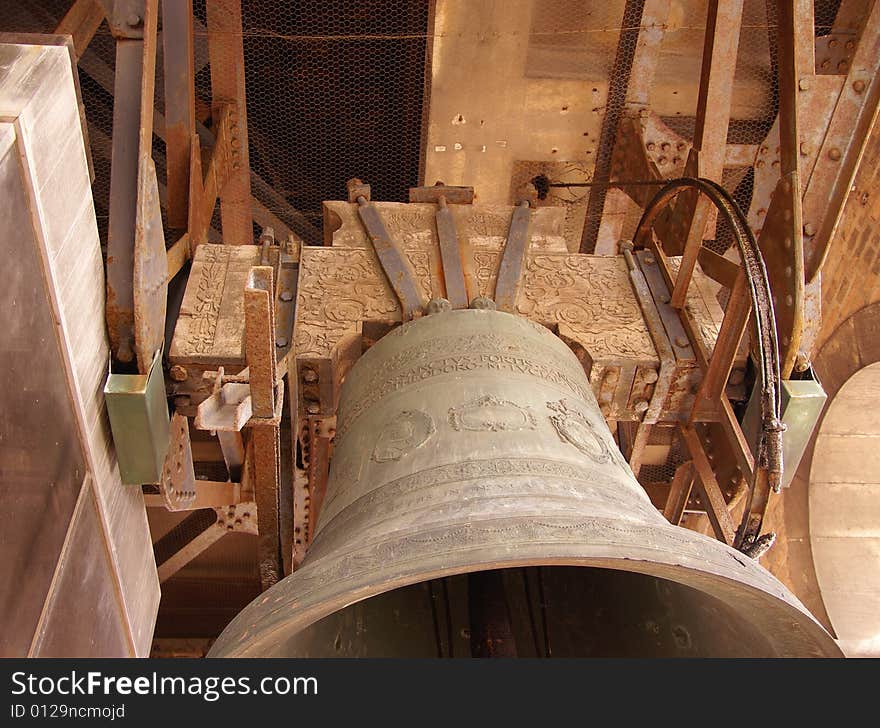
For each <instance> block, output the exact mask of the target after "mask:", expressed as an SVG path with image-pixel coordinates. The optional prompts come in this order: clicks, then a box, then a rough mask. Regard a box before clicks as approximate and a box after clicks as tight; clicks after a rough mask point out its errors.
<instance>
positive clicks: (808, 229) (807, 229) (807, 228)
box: [804, 222, 816, 236]
mask: <svg viewBox="0 0 880 728" xmlns="http://www.w3.org/2000/svg"><path fill="white" fill-rule="evenodd" d="M815 234H816V228H815V226H814V225H813V224H812V223H809V222H807V223H804V235H810V236H812V235H815Z"/></svg>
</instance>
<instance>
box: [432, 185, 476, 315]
mask: <svg viewBox="0 0 880 728" xmlns="http://www.w3.org/2000/svg"><path fill="white" fill-rule="evenodd" d="M436 222H437V239H438V240H439V241H440V260H441V261H442V263H443V280H444V281H445V283H446V298H447V299H449V302H450V303H451V304H452V308H467V307H468V303H469V301H468V293H467V287H466V286H465V282H464V270H463V268H462V262H461V255H460V254H459V247H458V234H457V233H456V232H455V220H454V219H453V217H452V211H451V210H450V209H449V206H448V205H447V204H446V198H445V197H441V198H440V204H439V205H438V207H437V219H436Z"/></svg>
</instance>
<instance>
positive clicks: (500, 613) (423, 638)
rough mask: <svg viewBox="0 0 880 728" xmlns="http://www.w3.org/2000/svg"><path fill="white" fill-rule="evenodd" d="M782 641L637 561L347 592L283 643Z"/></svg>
mask: <svg viewBox="0 0 880 728" xmlns="http://www.w3.org/2000/svg"><path fill="white" fill-rule="evenodd" d="M774 652H775V650H774V649H773V646H772V645H771V644H770V642H769V641H768V640H767V639H766V637H765V636H764V635H763V634H762V633H761V631H760V630H759V629H758V628H757V627H756V626H755V625H754V624H752V623H751V622H750V621H749V620H748V619H747V618H746V617H745V616H743V614H742V613H739V612H738V611H737V610H736V609H734V608H732V607H731V606H729V605H728V604H726V603H725V602H724V601H722V600H721V599H718V598H716V597H714V596H712V595H710V594H707V593H705V592H702V591H700V590H698V589H695V588H693V587H689V586H686V585H684V584H680V583H678V582H675V581H671V580H669V579H664V578H661V577H657V576H653V575H650V574H643V573H639V572H630V571H619V570H615V569H608V568H597V567H584V566H529V567H522V568H506V569H493V570H488V571H476V572H471V573H466V574H459V575H455V576H449V577H444V578H439V579H431V580H428V581H422V582H418V583H415V584H410V585H407V586H403V587H399V588H397V589H393V590H391V591H388V592H384V593H382V594H378V595H376V596H373V597H370V598H368V599H364V600H363V601H359V602H356V603H354V604H350V605H348V606H346V607H344V608H342V609H340V610H338V611H336V612H334V613H332V614H330V615H329V616H326V617H323V618H322V619H320V620H318V621H317V622H315V623H313V624H311V625H309V626H308V627H306V628H305V629H303V630H301V631H299V632H297V633H296V634H294V635H292V636H291V637H289V638H287V639H286V641H285V642H284V643H283V644H279V643H276V645H275V646H274V649H273V653H274V654H275V655H277V656H287V657H402V658H436V657H455V658H459V657H462V658H466V657H479V658H487V657H501V658H515V657H526V658H544V657H568V658H575V657H633V658H643V657H756V656H771V655H773V654H774Z"/></svg>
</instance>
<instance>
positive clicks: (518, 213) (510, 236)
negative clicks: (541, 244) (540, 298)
mask: <svg viewBox="0 0 880 728" xmlns="http://www.w3.org/2000/svg"><path fill="white" fill-rule="evenodd" d="M531 221H532V211H531V208H530V207H529V203H528V202H527V201H525V200H524V201H523V202H520V203H519V205H517V206H516V208H514V210H513V216H512V217H511V218H510V229H509V230H508V231H507V243H506V245H505V246H504V254H503V255H502V256H501V263H500V265H499V266H498V278H497V280H496V281H495V303H496V304H497V306H498V310H499V311H507V312H508V313H513V312H514V310H515V309H514V305H515V303H516V294H517V291H518V290H519V286H520V280H521V279H522V272H523V268H524V267H525V263H526V255H527V254H528V252H529V226H530V224H531Z"/></svg>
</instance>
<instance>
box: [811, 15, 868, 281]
mask: <svg viewBox="0 0 880 728" xmlns="http://www.w3.org/2000/svg"><path fill="white" fill-rule="evenodd" d="M878 109H880V2H878V1H877V0H875V2H874V3H873V5H872V7H871V10H870V13H869V15H868V17H867V19H866V22H865V24H864V27H863V30H862V35H861V37H860V38H859V43H858V46H857V47H856V49H855V53H854V55H853V59H852V63H851V65H850V67H849V72H848V74H847V77H846V81H845V82H844V84H843V88H842V89H841V92H840V96H839V98H838V100H837V104H836V106H835V108H834V112H833V114H832V116H831V121H830V123H829V125H828V131H827V133H826V135H825V138H824V140H823V143H822V146H821V148H820V149H819V150H818V151H817V161H816V165H815V167H814V169H813V174H812V175H811V176H810V179H809V181H806V187H805V190H804V198H803V206H804V210H803V216H804V220H803V222H804V233H805V240H804V277H805V280H806V281H807V282H808V283H809V282H813V281H814V280H815V279H816V276H817V274H818V273H819V271H820V270H821V269H822V265H823V264H824V262H825V260H826V259H827V257H828V250H829V248H830V246H831V243H832V240H833V239H834V233H835V231H836V230H837V226H838V224H839V222H840V217H841V214H842V213H843V208H844V205H845V204H846V200H847V198H848V196H849V192H850V188H851V187H852V183H853V180H854V179H855V175H856V171H857V170H858V167H859V163H860V162H861V159H862V155H863V154H864V151H865V145H866V144H867V141H868V137H869V136H870V135H871V130H872V129H873V128H874V123H875V121H876V119H877V113H878Z"/></svg>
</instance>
